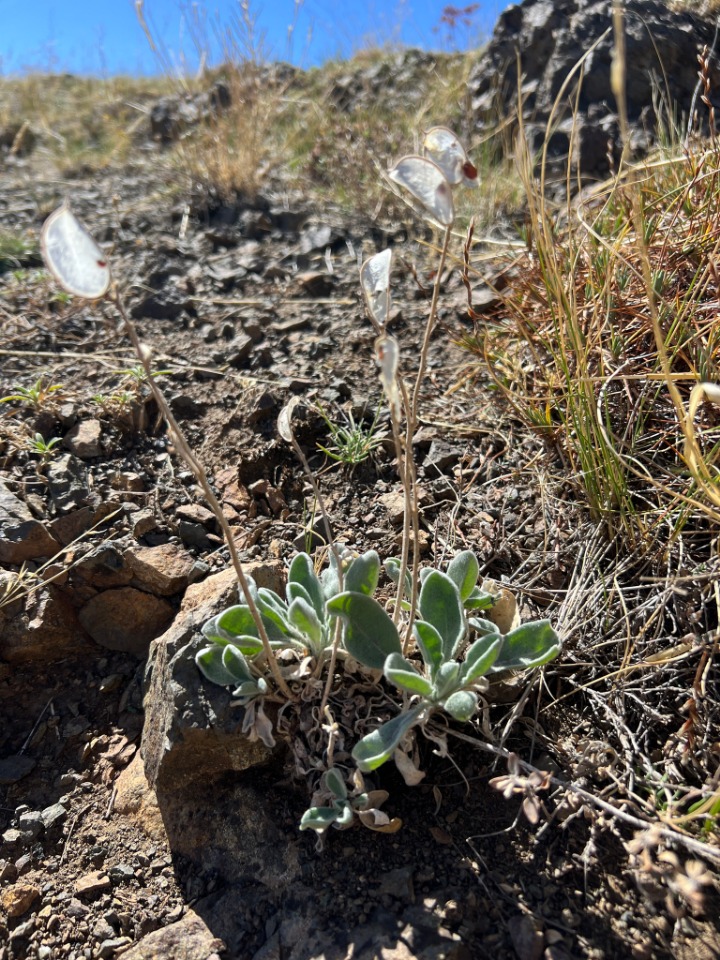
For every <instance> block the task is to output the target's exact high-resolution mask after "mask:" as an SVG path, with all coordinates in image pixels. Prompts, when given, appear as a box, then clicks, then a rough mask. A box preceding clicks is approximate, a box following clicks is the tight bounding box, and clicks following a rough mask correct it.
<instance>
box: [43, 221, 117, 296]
mask: <svg viewBox="0 0 720 960" xmlns="http://www.w3.org/2000/svg"><path fill="white" fill-rule="evenodd" d="M40 239H41V246H42V254H43V259H44V260H45V264H46V266H47V268H48V270H49V271H50V273H52V275H53V276H54V277H55V279H56V280H57V281H58V283H59V284H60V285H61V286H62V287H63V288H64V289H65V290H66V291H67V292H68V293H73V294H75V296H77V297H84V298H85V299H86V300H99V299H100V297H104V296H105V294H106V293H107V292H108V288H109V286H110V267H109V266H108V262H107V260H106V259H105V254H104V253H103V251H102V250H101V249H100V247H99V246H98V245H97V243H95V241H94V240H93V238H92V237H91V236H90V234H89V233H88V232H87V230H86V229H85V227H84V226H83V225H82V224H81V223H80V221H79V220H78V219H77V217H76V216H74V214H73V213H71V211H70V208H69V207H68V206H67V205H66V204H63V205H62V206H61V207H59V208H58V209H57V210H56V211H55V212H54V213H51V214H50V216H49V217H48V218H47V220H46V221H45V224H44V226H43V229H42V235H41V238H40Z"/></svg>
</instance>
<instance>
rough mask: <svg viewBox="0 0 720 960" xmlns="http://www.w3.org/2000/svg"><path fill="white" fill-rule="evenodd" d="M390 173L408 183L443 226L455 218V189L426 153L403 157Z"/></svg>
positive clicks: (400, 182)
mask: <svg viewBox="0 0 720 960" xmlns="http://www.w3.org/2000/svg"><path fill="white" fill-rule="evenodd" d="M388 176H389V177H390V179H391V180H393V181H394V182H395V183H397V184H399V185H400V186H401V187H405V189H406V190H408V191H409V192H410V193H411V194H412V195H413V196H414V197H415V199H416V200H419V201H420V203H421V204H422V205H423V206H424V207H425V209H426V210H427V211H428V213H429V214H430V215H431V216H432V217H434V218H435V219H436V220H437V221H438V223H441V224H442V225H443V226H444V227H449V226H450V225H451V223H452V222H453V220H454V219H455V208H454V206H453V198H452V190H451V188H450V184H449V183H448V180H447V177H446V176H445V174H444V173H443V172H442V170H441V169H440V167H438V166H437V164H435V163H433V162H432V160H428V159H427V158H426V157H416V156H409V157H403V158H402V159H401V160H398V162H397V163H396V164H395V166H394V167H393V168H392V170H391V171H390V172H389V174H388Z"/></svg>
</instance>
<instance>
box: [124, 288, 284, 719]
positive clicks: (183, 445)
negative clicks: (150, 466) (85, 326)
mask: <svg viewBox="0 0 720 960" xmlns="http://www.w3.org/2000/svg"><path fill="white" fill-rule="evenodd" d="M113 300H114V303H115V306H116V307H117V309H118V311H119V313H120V316H121V317H122V319H123V323H124V324H125V329H126V330H127V333H128V336H129V337H130V341H131V343H132V345H133V348H134V349H135V353H136V354H137V356H138V359H139V361H140V363H142V365H143V369H144V370H145V375H146V377H147V382H148V386H149V387H150V390H151V391H152V394H153V397H154V398H155V402H156V403H157V405H158V407H159V409H160V411H161V412H162V415H163V417H164V418H165V421H166V423H167V425H168V427H169V428H170V433H171V434H172V438H173V441H174V442H175V447H176V449H177V452H178V454H179V455H180V456H181V457H182V459H183V460H184V461H185V463H187V465H188V467H189V468H190V469H191V470H192V472H193V475H194V477H195V479H196V480H197V482H198V484H199V486H200V488H201V489H202V492H203V494H204V496H205V499H206V500H207V502H208V504H209V505H210V509H211V510H212V512H213V513H214V514H215V519H216V520H217V522H218V524H219V525H220V529H221V530H222V533H223V536H224V537H225V542H226V543H227V546H228V550H229V551H230V559H231V561H232V565H233V567H234V568H235V573H236V574H237V578H238V582H239V584H240V589H241V590H242V593H243V597H244V599H245V603H246V604H247V606H248V608H249V610H250V613H251V614H252V618H253V620H254V621H255V626H256V627H257V629H258V634H259V636H260V641H261V643H262V645H263V651H264V653H265V658H266V660H267V662H268V666H269V667H270V671H271V673H272V675H273V679H274V680H275V683H276V684H277V686H278V689H279V690H280V691H281V692H282V693H283V695H284V696H285V697H287V698H288V700H292V699H293V695H292V692H291V691H290V688H289V687H288V685H287V682H286V681H285V678H284V677H283V675H282V673H281V672H280V666H279V664H278V662H277V658H276V656H275V654H274V653H273V650H272V647H271V646H270V640H269V638H268V635H267V630H266V629H265V624H264V623H263V620H262V616H261V614H260V611H259V610H258V608H257V604H256V603H255V600H254V599H253V596H252V593H251V592H250V586H249V584H248V581H247V577H246V576H245V573H244V571H243V568H242V564H241V563H240V557H239V556H238V552H237V547H236V546H235V538H234V537H233V534H232V530H231V529H230V524H229V523H228V522H227V520H226V518H225V514H224V513H223V512H222V507H221V506H220V503H219V502H218V499H217V497H216V496H215V494H214V493H213V490H212V487H211V486H210V483H209V481H208V478H207V473H206V472H205V468H204V467H203V465H202V464H201V463H200V461H199V460H198V459H197V457H196V456H195V454H194V453H193V452H192V450H191V449H190V445H189V444H188V442H187V440H186V439H185V435H184V433H183V431H182V429H181V427H180V425H179V424H178V422H177V420H176V419H175V417H174V416H173V413H172V411H171V410H170V407H169V406H168V403H167V400H166V399H165V397H164V395H163V393H162V391H161V390H160V388H159V387H158V385H157V383H156V382H155V378H154V377H153V372H152V368H151V366H150V360H149V356H148V352H147V351H146V350H145V349H143V346H142V344H141V343H140V340H139V338H138V335H137V330H136V328H135V324H134V323H133V322H132V320H131V319H130V317H129V315H128V313H127V310H126V309H125V305H124V304H123V302H122V298H121V297H120V292H119V291H118V290H117V289H115V291H114V293H113Z"/></svg>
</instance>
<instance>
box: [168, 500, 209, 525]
mask: <svg viewBox="0 0 720 960" xmlns="http://www.w3.org/2000/svg"><path fill="white" fill-rule="evenodd" d="M175 513H176V516H177V517H179V519H180V520H187V521H188V522H189V523H199V524H201V525H202V526H203V527H207V528H208V529H209V530H211V529H212V528H213V527H214V526H215V524H216V520H215V514H214V513H213V512H212V510H209V509H208V508H207V507H203V506H202V504H200V503H186V504H183V506H181V507H178V508H177V510H176V511H175Z"/></svg>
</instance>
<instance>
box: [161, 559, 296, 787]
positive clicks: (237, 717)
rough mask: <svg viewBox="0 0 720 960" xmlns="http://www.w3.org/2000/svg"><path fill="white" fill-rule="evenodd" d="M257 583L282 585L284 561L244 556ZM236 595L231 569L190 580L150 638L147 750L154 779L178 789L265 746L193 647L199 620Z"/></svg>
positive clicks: (239, 766)
mask: <svg viewBox="0 0 720 960" xmlns="http://www.w3.org/2000/svg"><path fill="white" fill-rule="evenodd" d="M245 570H246V571H247V573H248V574H250V575H251V576H252V577H253V578H254V579H255V581H256V583H257V585H258V586H259V587H269V588H270V589H275V590H277V589H278V587H279V588H280V589H282V585H281V584H282V579H283V577H284V570H283V565H282V563H280V562H279V561H278V562H274V563H258V564H247V565H246V566H245ZM237 602H238V585H237V580H236V577H235V572H234V571H233V570H232V569H228V570H225V571H223V572H222V573H219V574H216V575H215V576H213V577H208V579H206V580H203V581H202V582H201V583H199V584H194V585H192V586H190V587H188V590H187V593H186V595H185V599H184V601H183V604H182V606H181V608H180V612H179V613H178V615H177V617H176V618H175V621H174V622H173V624H172V626H171V627H170V628H169V629H168V631H167V632H166V633H165V634H164V635H163V636H162V637H160V638H159V639H158V640H157V641H156V643H155V644H154V645H153V648H152V651H151V662H150V667H151V671H152V672H151V677H150V683H149V688H148V691H147V694H146V697H145V726H144V730H143V740H142V755H143V758H144V761H145V773H146V775H147V778H148V780H149V781H150V783H151V784H152V785H153V786H155V787H156V788H157V789H158V791H160V790H166V791H167V790H178V789H181V788H183V787H184V786H186V785H187V784H188V783H191V782H192V781H195V780H198V779H201V780H208V779H210V778H212V777H214V776H217V775H219V774H220V773H223V772H227V771H231V770H232V771H240V770H245V769H247V768H248V767H250V766H253V765H255V764H258V763H263V762H264V761H266V760H267V759H268V757H269V751H268V749H267V748H266V747H265V746H264V745H263V744H262V743H259V742H254V743H252V742H250V741H249V740H248V739H247V738H246V737H244V736H241V734H240V729H241V727H242V720H243V711H242V710H241V709H239V708H237V707H231V706H230V700H231V696H230V693H229V691H228V690H227V689H226V688H224V687H220V686H218V685H217V684H211V683H208V682H206V681H205V680H204V678H203V677H202V675H201V674H200V671H199V670H198V668H197V666H196V664H195V660H194V655H195V653H196V652H197V651H198V650H199V649H201V647H202V646H203V644H204V640H203V637H202V635H201V634H200V627H201V626H202V625H203V624H204V623H205V622H206V620H209V619H210V617H212V616H214V615H215V614H216V613H219V612H220V611H221V610H223V609H224V608H225V607H228V606H231V605H232V604H234V603H237Z"/></svg>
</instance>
